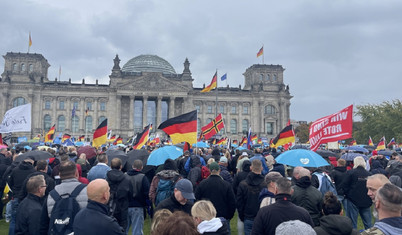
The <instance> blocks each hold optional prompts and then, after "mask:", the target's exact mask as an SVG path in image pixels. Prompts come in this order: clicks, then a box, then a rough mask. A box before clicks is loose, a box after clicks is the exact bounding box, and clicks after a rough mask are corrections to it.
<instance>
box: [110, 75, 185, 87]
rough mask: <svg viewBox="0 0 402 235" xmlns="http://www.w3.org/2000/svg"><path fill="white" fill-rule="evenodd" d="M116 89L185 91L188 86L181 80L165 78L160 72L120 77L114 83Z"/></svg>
mask: <svg viewBox="0 0 402 235" xmlns="http://www.w3.org/2000/svg"><path fill="white" fill-rule="evenodd" d="M116 88H117V89H124V90H126V89H129V90H136V91H149V90H160V91H186V90H189V88H188V87H186V86H184V85H182V84H181V80H176V79H171V78H165V77H163V76H161V74H160V73H146V74H144V75H143V76H141V77H134V78H129V79H124V80H123V79H122V81H121V82H119V83H118V84H116Z"/></svg>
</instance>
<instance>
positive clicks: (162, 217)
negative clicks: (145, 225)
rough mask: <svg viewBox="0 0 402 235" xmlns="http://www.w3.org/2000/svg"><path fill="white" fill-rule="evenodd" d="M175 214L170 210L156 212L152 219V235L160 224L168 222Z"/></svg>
mask: <svg viewBox="0 0 402 235" xmlns="http://www.w3.org/2000/svg"><path fill="white" fill-rule="evenodd" d="M172 214H173V213H172V212H171V211H170V210H168V209H161V210H158V211H157V212H155V214H154V218H153V219H152V224H151V234H153V233H154V232H155V231H156V229H157V228H158V225H159V224H160V223H163V222H164V221H166V220H167V218H168V217H169V216H171V215H172Z"/></svg>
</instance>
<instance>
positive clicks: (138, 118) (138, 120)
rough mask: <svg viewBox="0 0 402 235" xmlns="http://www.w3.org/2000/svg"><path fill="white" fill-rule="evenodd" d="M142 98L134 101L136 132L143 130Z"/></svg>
mask: <svg viewBox="0 0 402 235" xmlns="http://www.w3.org/2000/svg"><path fill="white" fill-rule="evenodd" d="M142 107H143V105H142V100H135V101H134V133H139V132H141V131H142V128H143V126H142Z"/></svg>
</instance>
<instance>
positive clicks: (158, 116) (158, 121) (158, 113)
mask: <svg viewBox="0 0 402 235" xmlns="http://www.w3.org/2000/svg"><path fill="white" fill-rule="evenodd" d="M155 106H156V123H154V126H159V124H161V120H162V97H160V96H158V97H157V99H156V105H155Z"/></svg>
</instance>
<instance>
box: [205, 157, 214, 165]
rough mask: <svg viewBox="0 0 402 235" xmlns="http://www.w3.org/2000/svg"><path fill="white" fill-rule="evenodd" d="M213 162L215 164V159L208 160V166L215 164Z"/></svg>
mask: <svg viewBox="0 0 402 235" xmlns="http://www.w3.org/2000/svg"><path fill="white" fill-rule="evenodd" d="M213 162H215V159H214V158H212V157H211V158H210V159H208V162H207V164H208V165H209V164H211V163H213Z"/></svg>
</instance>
